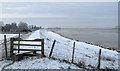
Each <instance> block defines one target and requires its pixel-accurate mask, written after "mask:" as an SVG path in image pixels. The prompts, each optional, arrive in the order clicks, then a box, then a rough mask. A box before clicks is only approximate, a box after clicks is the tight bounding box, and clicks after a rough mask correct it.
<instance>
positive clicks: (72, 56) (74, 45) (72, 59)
mask: <svg viewBox="0 0 120 71" xmlns="http://www.w3.org/2000/svg"><path fill="white" fill-rule="evenodd" d="M74 51H75V42H74V43H73V53H72V63H73V61H74Z"/></svg>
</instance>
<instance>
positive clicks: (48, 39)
mask: <svg viewBox="0 0 120 71" xmlns="http://www.w3.org/2000/svg"><path fill="white" fill-rule="evenodd" d="M37 38H43V39H44V40H45V44H44V46H45V47H44V50H45V51H44V52H45V55H46V56H47V57H48V55H49V53H50V50H51V47H52V44H53V41H54V40H56V43H55V47H54V49H53V53H52V57H54V58H57V59H60V60H67V61H69V62H71V60H72V51H73V42H75V56H74V63H77V64H79V65H80V66H84V67H85V68H89V69H92V68H97V65H98V54H99V49H101V50H102V54H101V66H100V68H102V69H106V68H109V69H118V52H116V51H113V50H108V49H104V48H101V47H99V46H94V45H90V44H87V43H84V42H78V41H75V40H71V39H68V38H65V37H62V36H60V35H58V34H56V33H54V32H51V31H47V30H37V31H35V32H34V33H33V34H31V35H30V36H29V37H28V38H27V39H37ZM23 43H24V42H23ZM37 43H38V42H37ZM39 44H40V43H39ZM20 48H30V47H22V46H21V47H20ZM31 48H36V47H31ZM33 59H34V58H33ZM39 61H40V62H39ZM44 61H45V63H44ZM39 63H40V64H41V63H42V64H43V65H44V66H45V67H44V66H43V67H41V66H39ZM50 63H52V64H51V65H50V67H49V64H50ZM31 64H32V65H31ZM45 64H48V66H47V65H45ZM54 64H56V66H57V65H58V66H57V67H52V65H54ZM24 65H25V66H24ZM33 65H34V66H33ZM36 65H37V66H38V67H39V68H40V69H44V68H45V69H59V68H60V67H61V65H63V66H65V69H67V68H68V66H69V65H68V64H64V63H63V64H61V63H59V62H58V61H57V62H56V61H52V60H49V59H47V58H42V59H36V58H35V59H34V60H32V61H31V58H28V59H24V60H22V61H19V62H15V63H14V64H13V65H11V66H9V67H7V68H10V69H11V68H20V69H21V68H22V69H25V68H30V67H33V68H35V69H37V68H38V67H35V66H36ZM70 66H71V67H72V65H70ZM73 67H74V66H73ZM74 68H77V67H74Z"/></svg>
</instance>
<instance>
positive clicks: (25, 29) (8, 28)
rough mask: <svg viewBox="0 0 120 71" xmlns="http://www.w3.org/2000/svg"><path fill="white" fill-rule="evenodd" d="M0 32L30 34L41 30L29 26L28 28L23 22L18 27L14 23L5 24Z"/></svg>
mask: <svg viewBox="0 0 120 71" xmlns="http://www.w3.org/2000/svg"><path fill="white" fill-rule="evenodd" d="M1 29H2V32H12V33H16V32H32V31H35V30H38V29H41V26H40V27H37V26H34V25H30V26H28V24H27V23H25V22H20V23H19V24H18V25H17V23H16V22H13V23H11V24H5V25H4V26H2V28H1Z"/></svg>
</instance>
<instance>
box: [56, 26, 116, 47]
mask: <svg viewBox="0 0 120 71" xmlns="http://www.w3.org/2000/svg"><path fill="white" fill-rule="evenodd" d="M54 31H55V32H57V33H59V34H61V35H63V36H65V37H69V38H71V39H74V40H79V41H82V42H90V43H93V44H98V45H102V46H104V47H106V48H118V31H117V30H115V29H78V28H74V29H73V28H72V29H71V28H69V29H61V30H54Z"/></svg>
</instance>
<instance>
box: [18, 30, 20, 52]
mask: <svg viewBox="0 0 120 71" xmlns="http://www.w3.org/2000/svg"><path fill="white" fill-rule="evenodd" d="M19 49H20V32H19V36H18V53H20V50H19Z"/></svg>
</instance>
